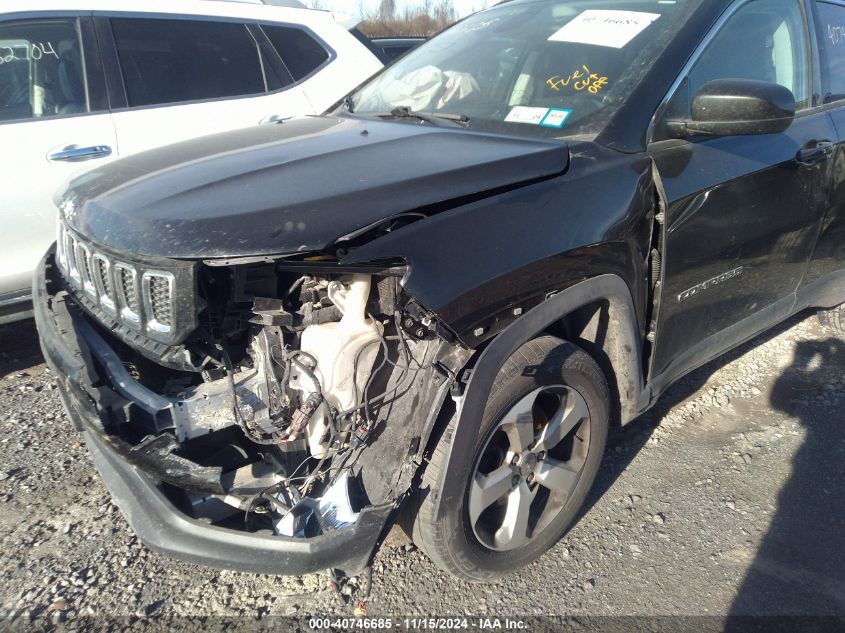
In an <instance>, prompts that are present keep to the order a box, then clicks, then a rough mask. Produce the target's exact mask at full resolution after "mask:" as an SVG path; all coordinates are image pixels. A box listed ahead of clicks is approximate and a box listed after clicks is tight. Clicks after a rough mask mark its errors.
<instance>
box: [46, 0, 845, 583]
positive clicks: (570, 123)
mask: <svg viewBox="0 0 845 633" xmlns="http://www.w3.org/2000/svg"><path fill="white" fill-rule="evenodd" d="M842 25H845V6H843V5H841V4H839V3H834V2H826V1H822V0H737V1H734V2H732V1H729V0H677V1H673V2H665V1H663V0H626V1H625V2H620V1H619V0H513V1H511V2H506V3H502V4H500V5H499V6H497V7H494V8H492V9H490V10H486V11H483V12H480V13H478V14H476V15H473V16H471V17H470V18H468V19H466V20H464V21H462V22H460V23H459V24H457V25H456V26H454V27H452V28H451V29H449V30H447V31H446V32H444V33H443V34H441V35H440V36H438V37H436V38H434V39H433V40H432V41H430V42H428V43H426V44H424V45H423V46H422V47H420V48H418V49H416V50H415V51H413V52H411V53H410V54H409V55H408V56H406V57H404V58H403V59H402V60H401V61H399V62H398V63H397V64H394V65H393V66H390V67H388V68H387V69H385V70H384V71H383V72H382V73H381V74H380V75H378V76H377V77H375V78H374V79H372V80H371V81H369V82H368V83H367V84H365V85H364V86H362V87H361V88H360V89H359V90H357V91H355V92H354V93H352V94H351V95H349V96H348V97H347V98H346V99H345V100H344V101H343V102H342V103H340V104H338V106H337V107H336V109H334V110H333V111H332V112H330V113H327V114H326V115H325V116H320V117H310V118H303V119H297V120H288V121H284V122H281V123H277V124H270V125H263V126H258V127H255V128H252V129H245V130H242V131H239V132H234V133H227V134H222V135H218V136H211V137H207V138H205V139H200V140H196V141H191V142H188V143H183V144H179V145H174V146H171V147H168V148H164V149H160V150H155V151H152V152H149V153H146V154H141V155H138V156H134V157H131V158H128V159H124V160H120V161H117V162H114V163H112V164H110V165H108V166H104V167H99V168H97V169H95V170H94V171H91V172H88V173H86V174H84V175H81V176H79V177H78V178H76V179H75V180H74V181H73V182H71V183H70V186H69V187H68V189H67V191H65V192H63V193H61V194H60V196H59V198H57V201H58V206H59V208H60V211H61V218H60V223H59V229H58V240H57V245H56V247H55V248H54V249H53V250H51V251H50V252H49V253H48V254H47V255H46V257H45V259H44V261H43V262H42V264H41V267H40V270H39V272H38V274H37V278H36V280H35V297H36V311H37V318H38V327H39V330H40V332H41V337H42V345H43V349H44V353H45V355H46V357H47V359H48V361H49V363H50V366H51V367H52V368H53V370H54V371H55V374H56V376H57V380H58V383H59V388H60V392H61V394H62V398H63V401H64V404H65V406H66V408H67V410H68V413H69V415H70V417H71V419H72V420H73V421H74V423H75V424H76V425H77V428H78V429H79V430H80V431H82V432H83V434H84V436H85V439H86V441H87V443H88V446H89V448H90V450H91V454H92V456H93V459H94V461H95V463H96V465H97V467H98V468H99V470H100V471H101V473H102V474H103V477H104V479H105V481H106V484H107V485H108V487H109V489H110V490H111V492H112V494H113V496H114V499H115V501H116V503H117V504H118V505H119V506H120V507H121V508H122V509H123V511H124V513H125V514H126V517H127V519H128V520H129V522H130V523H131V524H132V526H133V528H134V529H135V530H136V531H137V533H138V535H139V536H140V537H141V538H142V539H143V540H144V541H145V542H147V543H148V544H149V546H150V547H152V548H153V549H156V550H158V551H161V552H164V553H166V554H169V555H172V556H175V557H178V558H183V559H187V560H191V561H195V562H201V563H207V564H212V565H218V566H223V567H231V568H237V569H245V570H253V571H256V572H264V573H291V574H292V573H305V572H309V571H313V570H317V569H323V568H335V569H339V570H342V571H344V572H346V573H349V574H353V573H356V572H358V571H360V570H361V569H363V568H364V567H365V566H366V565H367V563H368V560H369V559H370V557H371V555H372V552H373V550H374V548H375V546H376V544H377V542H378V540H379V538H380V536H381V535H382V534H383V533H384V531H385V529H386V527H387V526H388V525H389V523H390V522H392V521H394V520H399V521H400V522H402V523H403V525H404V527H405V528H406V529H407V530H408V531H409V533H410V535H411V537H412V538H413V540H414V541H415V542H416V543H417V544H418V545H419V546H420V547H421V548H422V549H423V550H424V551H425V552H426V553H427V554H428V555H429V556H430V557H431V558H432V559H433V560H434V561H436V562H437V563H438V564H439V565H440V566H441V567H443V569H445V570H448V571H449V572H451V573H452V574H455V575H458V576H462V577H464V578H468V579H470V580H483V579H487V578H492V577H495V576H496V575H500V574H503V573H505V572H508V571H511V570H513V569H516V568H518V567H520V566H521V565H525V564H526V563H528V562H529V561H531V560H532V559H534V558H536V557H538V556H539V555H541V554H542V553H543V552H544V551H545V550H547V549H548V548H549V547H551V546H552V545H553V544H554V543H555V541H556V540H557V539H559V538H560V536H561V535H562V534H563V533H564V531H565V530H566V529H567V527H568V526H569V525H570V524H571V522H572V521H573V519H574V517H575V516H576V513H577V512H578V510H579V507H580V506H581V505H582V503H583V501H584V499H585V496H586V494H587V492H588V489H589V488H590V486H591V484H592V482H593V480H594V478H595V475H596V471H597V469H598V467H599V463H600V460H601V456H602V451H603V449H604V445H605V439H606V436H607V432H608V427H609V425H612V424H627V423H629V422H631V421H632V420H634V419H635V418H636V417H637V416H638V415H639V414H640V413H642V412H643V411H645V410H646V409H648V408H649V406H651V405H652V404H653V403H654V402H655V400H656V399H657V398H658V397H659V396H660V394H661V393H662V392H663V391H664V390H665V389H666V387H667V386H668V385H669V384H670V383H672V381H674V380H676V379H677V378H678V377H680V376H681V375H683V374H684V373H686V372H689V371H690V370H692V369H693V368H695V367H697V366H700V365H702V364H703V363H705V362H706V361H708V360H710V359H712V358H714V357H715V356H717V355H719V354H721V353H723V352H724V351H725V350H727V349H729V348H731V347H732V346H735V345H737V344H739V343H741V342H743V341H745V340H747V339H749V338H750V337H752V336H754V335H755V334H757V333H759V332H760V331H762V330H764V329H765V328H768V327H770V326H772V325H773V324H775V323H777V322H778V321H781V320H783V319H784V318H786V317H788V316H790V315H792V314H794V313H796V312H797V311H799V310H802V309H805V308H808V307H817V308H824V309H826V310H827V312H825V313H824V319H825V322H826V323H828V324H829V325H830V326H831V327H834V328H836V329H838V331H839V332H842V329H843V309H842V308H841V307H839V308H837V307H836V306H838V305H839V304H841V303H842V302H843V301H845V186H843V182H844V181H845V147H843V146H842V143H843V138H845V137H844V136H843V135H845V43H843V42H845V40H843V37H845V30H843V26H842Z"/></svg>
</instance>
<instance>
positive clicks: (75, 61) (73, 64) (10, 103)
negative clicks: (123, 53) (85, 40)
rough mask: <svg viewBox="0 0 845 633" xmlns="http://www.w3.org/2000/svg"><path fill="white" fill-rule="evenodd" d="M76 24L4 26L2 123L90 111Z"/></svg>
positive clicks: (0, 30)
mask: <svg viewBox="0 0 845 633" xmlns="http://www.w3.org/2000/svg"><path fill="white" fill-rule="evenodd" d="M83 68H84V66H83V63H82V44H81V41H80V35H79V27H78V24H77V21H76V19H74V18H70V19H40V20H37V21H35V20H32V21H26V20H22V21H14V22H5V23H2V24H0V121H16V120H23V119H30V118H40V117H49V116H61V115H68V114H79V113H83V112H87V111H88V94H87V88H86V85H85V73H84V70H83Z"/></svg>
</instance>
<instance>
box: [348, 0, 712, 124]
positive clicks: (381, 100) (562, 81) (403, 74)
mask: <svg viewBox="0 0 845 633" xmlns="http://www.w3.org/2000/svg"><path fill="white" fill-rule="evenodd" d="M700 2H701V0H615V1H610V0H557V1H553V0H514V1H512V2H507V3H505V4H501V5H499V6H496V7H494V8H492V9H488V10H486V11H481V12H479V13H476V14H475V15H472V16H470V17H469V18H467V19H466V20H464V21H462V22H460V23H458V24H456V25H455V26H454V27H452V28H450V29H448V30H447V31H445V32H443V33H442V34H441V35H439V36H437V37H436V38H434V39H433V40H431V41H430V42H428V43H427V44H424V45H423V46H421V47H420V48H418V49H416V50H414V51H412V52H411V53H409V54H408V55H407V56H406V57H404V58H403V59H401V60H400V61H399V62H398V63H396V64H394V65H393V66H390V67H389V68H387V69H386V70H385V71H383V72H382V73H381V74H380V75H378V76H377V77H375V78H374V79H373V80H372V81H370V82H369V83H368V84H366V85H365V86H364V87H363V88H361V89H359V90H358V91H357V92H355V93H353V94H352V95H351V96H350V98H349V99H348V100H347V103H346V105H347V108H348V109H349V110H351V111H353V112H355V113H358V114H363V115H367V114H370V115H381V116H384V117H390V116H393V117H396V118H409V117H408V110H410V111H411V112H415V113H423V114H426V115H434V116H429V117H426V119H428V120H429V121H430V122H435V121H438V120H439V119H437V117H439V116H447V117H448V118H449V120H450V121H452V124H454V121H461V122H462V124H463V125H464V126H465V127H470V128H474V129H483V130H488V131H501V132H506V133H517V134H526V135H542V136H552V137H555V136H570V135H576V134H595V133H598V132H599V131H601V129H602V128H603V127H604V125H606V123H607V122H608V121H609V119H610V117H611V116H612V115H613V113H614V112H615V111H616V110H617V109H618V108H619V106H620V105H621V104H622V103H623V102H624V101H625V99H626V98H627V97H628V95H630V94H631V92H632V91H633V89H634V88H635V87H636V85H637V83H638V82H639V81H641V79H642V77H643V76H644V74H645V73H646V72H647V71H648V70H649V69H650V68H651V66H652V64H653V62H654V60H655V59H656V58H657V56H658V55H659V54H660V52H661V51H662V50H663V48H664V47H665V46H666V44H667V43H668V42H669V40H670V39H671V38H672V36H673V35H674V34H675V32H676V31H677V29H678V28H679V27H680V24H681V23H682V22H683V20H684V19H685V18H686V17H687V16H688V15H689V14H690V12H691V11H692V10H693V9H694V8H695V7H696V6H698V5H699V3H700ZM397 108H403V109H407V110H404V112H403V111H402V110H397ZM391 112H393V114H392V115H391ZM398 115H404V116H398ZM458 117H462V118H458ZM443 122H444V124H446V123H447V121H446V120H445V119H444V120H443Z"/></svg>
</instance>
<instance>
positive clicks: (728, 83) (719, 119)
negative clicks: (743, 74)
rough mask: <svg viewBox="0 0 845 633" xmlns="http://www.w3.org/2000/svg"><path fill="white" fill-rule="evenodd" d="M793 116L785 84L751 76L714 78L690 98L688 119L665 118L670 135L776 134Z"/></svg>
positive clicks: (787, 125) (793, 101) (793, 104)
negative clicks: (690, 108)
mask: <svg viewBox="0 0 845 633" xmlns="http://www.w3.org/2000/svg"><path fill="white" fill-rule="evenodd" d="M794 119H795V96H794V95H793V94H792V91H791V90H789V88H785V87H783V86H781V85H779V84H775V83H769V82H767V81H756V80H753V79H716V80H714V81H710V82H708V83H706V84H704V85H703V86H702V87H701V88H699V90H698V92H696V93H695V95H694V96H693V98H692V120H689V121H668V122H667V127H668V130H669V132H670V133H671V134H672V136H674V137H676V138H688V137H690V136H697V135H709V136H746V135H751V134H777V133H778V132H783V131H784V130H786V129H787V128H788V127H789V126H790V125H791V124H792V121H793V120H794Z"/></svg>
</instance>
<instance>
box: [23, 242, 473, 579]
mask: <svg viewBox="0 0 845 633" xmlns="http://www.w3.org/2000/svg"><path fill="white" fill-rule="evenodd" d="M171 264H172V266H171ZM186 267H187V268H190V271H189V272H185V269H186ZM125 271H129V272H128V274H127V273H126V272H125ZM180 271H181V272H180ZM404 272H405V271H404V268H403V267H402V266H401V265H399V266H396V265H392V264H391V263H389V264H386V265H361V266H357V267H354V268H343V267H341V266H340V265H339V264H338V263H337V261H336V260H333V259H332V258H331V257H330V256H326V255H317V256H311V257H305V258H297V259H295V260H294V259H277V260H272V259H262V260H260V261H243V262H237V261H233V262H228V261H227V262H224V261H219V260H218V261H215V260H210V261H206V262H198V263H191V264H186V263H185V262H168V261H161V260H160V261H155V262H137V261H136V262H124V261H122V260H120V258H119V257H116V256H115V255H113V254H110V253H106V252H100V251H98V250H97V249H96V248H94V247H93V246H89V245H86V244H84V243H83V241H82V240H81V238H80V237H78V236H77V235H75V234H71V232H70V231H69V230H68V229H64V230H63V231H62V232H60V239H59V247H58V251H57V253H56V256H55V259H53V258H52V257H50V256H48V258H47V260H46V261H45V262H44V264H43V273H42V285H43V287H42V288H41V294H42V295H44V297H43V303H44V304H45V305H46V306H48V307H49V309H50V310H52V312H51V313H50V314H47V313H46V312H45V310H46V309H45V308H42V309H41V310H40V312H41V314H40V316H39V317H38V320H39V329H40V330H41V331H42V338H43V339H44V340H45V341H47V340H48V339H49V336H45V334H44V331H45V330H46V329H49V328H51V327H52V328H54V329H58V330H61V329H62V328H70V329H73V330H74V332H75V333H76V335H75V336H72V337H66V336H65V338H66V339H67V338H70V339H74V340H76V341H79V342H80V344H81V346H82V347H84V348H85V349H84V350H83V353H82V354H81V357H82V358H83V359H85V360H86V363H85V371H84V372H79V373H80V374H83V375H84V374H88V375H89V378H90V376H91V374H95V376H94V377H93V378H91V379H90V381H89V384H88V385H82V386H83V389H79V388H78V387H79V385H74V384H72V383H73V382H74V381H75V380H76V379H77V378H80V377H79V376H67V375H66V374H68V373H69V371H70V370H62V368H61V367H59V369H58V371H57V373H58V374H59V375H60V378H64V379H66V380H67V381H68V384H66V385H62V382H63V381H62V380H61V379H60V381H59V382H60V388H62V387H63V389H62V391H63V398H64V400H65V404H66V406H67V408H68V409H69V411H70V412H71V415H72V417H75V416H74V413H75V412H76V413H77V416H76V417H79V414H78V411H79V410H80V407H82V408H84V407H85V406H87V405H86V403H84V402H80V401H81V400H85V399H91V400H93V401H94V402H95V406H94V408H96V409H97V417H98V421H97V422H98V428H97V429H96V431H97V432H96V435H97V438H96V443H97V446H98V447H99V448H98V449H97V450H101V449H102V450H106V451H108V452H109V453H110V455H111V459H112V460H113V459H114V456H115V455H119V457H120V459H121V460H123V461H124V462H125V463H126V464H129V465H131V467H132V468H134V469H136V470H138V471H139V472H140V473H142V475H143V476H144V477H146V478H147V479H148V480H149V481H152V482H154V483H155V486H156V487H157V489H158V491H159V492H160V493H161V495H162V496H163V497H164V498H166V499H167V501H168V502H169V503H170V504H171V505H172V506H173V508H174V509H175V511H176V512H178V513H181V515H182V517H183V518H184V519H188V520H189V521H191V522H199V524H203V525H207V526H208V527H209V528H210V529H214V530H220V529H223V530H226V531H227V532H229V533H230V535H235V536H237V535H238V534H240V535H241V537H242V538H246V537H250V536H256V535H257V536H260V537H262V538H264V539H266V538H268V537H272V538H276V539H279V540H280V541H281V542H285V543H291V542H293V541H295V540H297V539H303V540H306V541H307V540H309V539H310V540H314V541H315V542H317V541H321V540H322V541H325V540H326V539H327V538H331V537H332V536H333V535H343V534H344V533H347V534H352V533H353V532H354V530H355V529H357V528H360V527H361V525H360V524H361V522H362V521H365V522H369V523H372V522H373V517H374V516H376V515H377V516H378V517H380V518H381V521H382V523H381V526H380V527H379V529H378V530H376V531H375V534H376V535H377V534H378V532H380V531H381V528H383V527H384V521H385V520H386V518H387V516H388V514H389V513H390V510H391V509H394V508H396V507H398V505H399V503H400V502H401V500H402V498H403V496H404V494H405V493H406V492H407V491H408V490H409V488H410V486H411V483H412V480H413V478H414V475H415V473H416V471H417V468H418V466H419V465H420V464H421V462H422V454H423V451H424V449H425V445H426V441H427V439H428V436H429V435H430V433H431V431H432V429H433V428H434V426H435V423H436V421H437V419H438V416H440V415H441V414H443V403H444V402H447V403H448V402H450V401H449V398H448V395H449V389H450V387H451V386H452V385H453V383H454V381H455V378H456V375H457V373H458V372H459V371H460V370H461V369H462V368H463V367H464V366H465V364H466V363H467V361H468V360H469V358H470V356H471V354H472V352H471V350H468V349H466V348H465V347H463V346H462V345H460V344H459V343H458V342H457V341H456V340H455V338H454V336H452V334H451V332H450V331H449V330H448V328H446V327H444V326H443V325H442V324H440V323H439V322H438V320H437V318H436V316H435V315H434V314H431V313H429V312H428V311H426V310H425V309H424V308H422V307H421V306H419V305H418V304H417V303H416V302H415V301H414V300H413V298H412V297H409V296H407V295H406V294H405V292H404V291H403V289H402V285H401V279H402V275H403V274H404ZM158 279H166V280H167V284H160V285H157V284H158V281H157V280H158ZM36 285H38V281H36ZM59 307H61V310H66V311H67V315H66V316H65V317H60V316H57V314H58V313H57V310H58V309H59ZM62 318H64V319H65V320H67V321H68V323H70V325H68V323H64V324H63V323H60V321H61V320H62ZM186 322H187V323H190V324H191V328H184V327H181V325H184V323H186ZM180 324H181V325H180ZM168 327H169V328H170V329H169V331H168ZM171 333H172V336H171ZM44 345H45V355H46V356H47V357H48V361H51V357H52V361H51V365H53V366H54V369H55V365H56V360H55V357H56V354H57V352H56V350H51V349H50V347H51V346H50V344H49V342H45V344H44ZM74 392H76V395H74ZM83 392H84V395H80V394H82V393H83ZM104 394H106V395H105V396H104ZM447 413H448V412H447ZM83 428H85V427H83ZM85 430H89V431H90V430H92V427H89V428H87V429H85ZM89 444H91V443H90V442H89ZM92 452H95V461H97V459H96V451H95V450H94V449H92ZM98 465H100V463H99V461H98ZM101 469H102V468H101ZM104 474H105V473H104ZM105 479H106V481H107V483H108V480H109V477H105ZM110 487H111V486H110ZM113 493H114V490H113ZM124 502H125V500H124ZM130 503H131V502H130ZM119 504H120V502H119ZM120 505H121V507H123V504H120ZM124 510H125V512H126V514H127V516H128V517H129V519H130V522H133V516H132V514H137V510H128V511H127V510H126V509H125V508H124ZM376 510H377V512H376ZM362 517H363V518H362ZM133 527H135V528H136V531H137V530H138V527H137V526H136V525H134V523H133ZM373 533H374V532H373V530H372V529H370V530H369V532H368V534H373ZM141 536H142V539H143V538H144V535H141ZM241 537H237V538H241ZM144 540H148V541H149V540H150V538H149V537H148V538H145V539H144ZM337 542H338V543H342V542H343V539H339V540H338V541H337ZM374 545H375V538H373V540H372V542H371V543H370V544H369V548H368V550H367V551H366V557H365V558H368V557H369V555H370V554H371V551H372V547H373V546H374ZM159 549H162V550H163V551H166V553H168V554H170V555H173V556H176V557H183V558H188V559H190V560H200V561H201V562H206V563H210V564H217V565H219V566H224V567H235V568H241V569H243V568H249V569H256V570H260V571H267V567H268V565H264V566H261V565H259V566H257V567H256V566H251V567H250V566H245V565H243V564H239V562H238V561H229V560H222V561H221V560H211V558H209V557H199V558H198V557H197V556H192V555H186V556H182V555H181V554H180V551H178V550H179V548H178V547H162V548H159ZM233 556H234V555H233ZM212 558H214V557H212ZM216 558H218V559H219V558H220V557H219V556H217V557H216ZM279 560H280V563H279V565H278V569H276V570H275V571H276V573H304V572H305V571H309V570H312V569H316V568H318V567H315V565H317V564H319V565H320V566H321V567H326V566H331V567H341V564H340V563H337V564H336V563H335V561H343V560H344V557H343V555H342V553H341V552H338V553H337V556H336V557H334V558H333V557H332V555H331V554H328V555H325V556H322V557H320V558H319V559H315V560H314V561H311V562H310V563H309V562H302V564H298V563H295V564H286V563H285V562H284V561H285V560H287V559H279ZM346 566H347V567H350V566H351V567H355V566H360V565H359V564H358V563H354V564H353V563H347V564H346ZM346 571H348V572H350V573H353V572H357V571H359V570H358V569H353V568H350V569H347V570H346Z"/></svg>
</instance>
